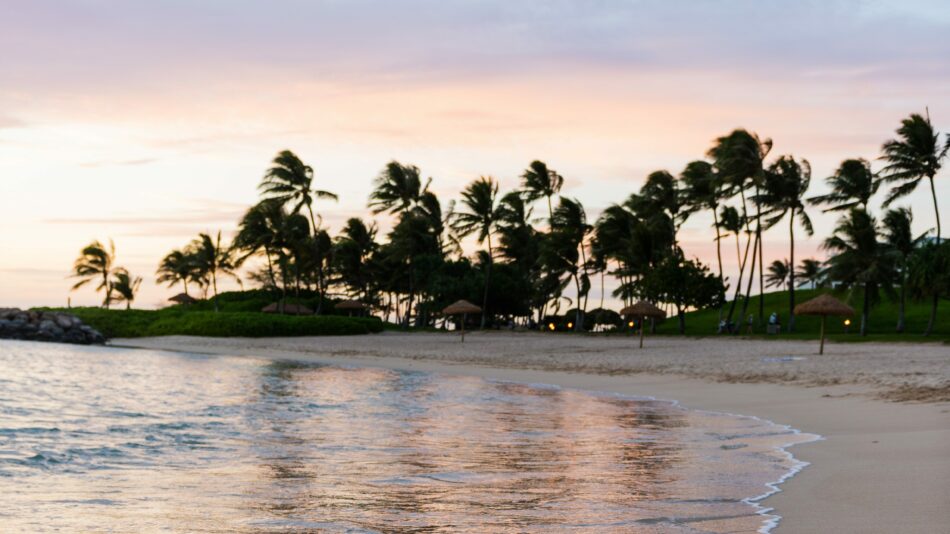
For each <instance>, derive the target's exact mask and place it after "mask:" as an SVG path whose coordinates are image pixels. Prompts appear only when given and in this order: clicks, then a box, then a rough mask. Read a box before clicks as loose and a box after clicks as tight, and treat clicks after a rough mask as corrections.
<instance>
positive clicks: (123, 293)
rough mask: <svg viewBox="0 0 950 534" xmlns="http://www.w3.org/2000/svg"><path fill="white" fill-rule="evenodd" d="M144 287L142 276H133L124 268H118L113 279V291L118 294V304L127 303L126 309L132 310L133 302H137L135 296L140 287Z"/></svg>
mask: <svg viewBox="0 0 950 534" xmlns="http://www.w3.org/2000/svg"><path fill="white" fill-rule="evenodd" d="M141 285H142V277H141V276H134V277H133V276H132V275H131V274H129V271H127V270H125V269H124V268H121V267H120V268H118V269H116V271H115V274H113V277H112V289H113V291H115V292H116V293H117V294H118V297H117V298H116V299H115V300H116V301H117V302H123V301H125V309H127V310H129V309H131V308H132V302H133V301H134V300H135V294H136V293H138V292H139V286H141Z"/></svg>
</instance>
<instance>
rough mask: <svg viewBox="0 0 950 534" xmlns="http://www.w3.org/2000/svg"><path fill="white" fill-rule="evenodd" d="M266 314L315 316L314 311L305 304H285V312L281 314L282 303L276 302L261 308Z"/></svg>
mask: <svg viewBox="0 0 950 534" xmlns="http://www.w3.org/2000/svg"><path fill="white" fill-rule="evenodd" d="M261 311H262V312H264V313H284V314H285V315H313V310H311V309H310V308H308V307H306V306H304V305H303V304H284V310H283V312H281V309H280V303H279V302H274V303H273V304H268V305H267V306H264V307H263V308H261Z"/></svg>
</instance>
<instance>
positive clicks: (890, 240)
mask: <svg viewBox="0 0 950 534" xmlns="http://www.w3.org/2000/svg"><path fill="white" fill-rule="evenodd" d="M913 222H914V214H913V213H912V212H911V211H910V210H909V209H908V208H895V209H892V210H889V211H888V212H887V213H886V214H885V215H884V219H883V221H882V223H883V226H884V242H885V243H887V246H888V248H889V249H890V252H891V254H892V257H893V259H894V263H895V266H896V267H897V270H898V272H899V276H900V284H901V289H900V305H899V307H898V311H897V333H898V334H900V333H903V332H904V327H905V321H904V315H905V309H906V302H907V271H908V266H909V265H910V260H911V256H913V254H914V253H915V252H916V251H917V248H918V247H919V246H920V244H921V243H923V242H924V239H925V235H926V234H925V235H920V236H917V237H914V234H913V230H912V226H913Z"/></svg>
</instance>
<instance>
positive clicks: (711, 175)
mask: <svg viewBox="0 0 950 534" xmlns="http://www.w3.org/2000/svg"><path fill="white" fill-rule="evenodd" d="M680 179H681V180H682V182H683V185H684V191H683V193H684V196H685V202H686V204H687V206H688V207H687V211H688V212H694V211H700V210H709V211H710V212H712V216H713V228H714V229H715V230H716V259H717V260H718V262H719V281H720V282H722V283H723V284H725V281H724V279H723V275H722V247H721V243H720V240H721V238H722V236H721V235H720V229H721V228H722V227H721V226H720V224H719V214H718V213H717V211H718V210H719V202H720V201H721V200H722V196H723V193H722V182H721V181H720V180H719V175H717V174H716V170H715V169H714V168H713V166H712V164H710V163H708V162H705V161H693V162H690V163H689V164H687V165H686V168H685V169H683V172H682V174H680ZM737 215H738V214H737Z"/></svg>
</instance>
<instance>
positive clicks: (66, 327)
mask: <svg viewBox="0 0 950 534" xmlns="http://www.w3.org/2000/svg"><path fill="white" fill-rule="evenodd" d="M0 339H23V340H35V341H54V342H59V343H78V344H83V345H88V344H101V343H105V341H106V339H105V336H103V335H102V334H101V333H99V332H98V331H97V330H96V329H94V328H92V327H91V326H89V325H86V324H83V322H82V320H80V319H79V318H78V317H76V316H75V315H72V314H69V313H62V312H49V311H36V310H28V311H24V310H20V309H17V308H0Z"/></svg>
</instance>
